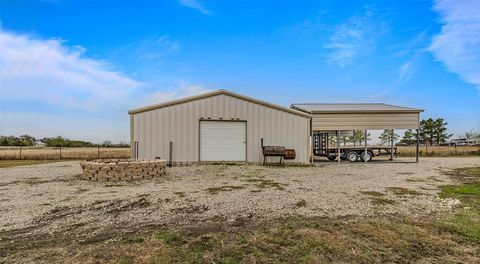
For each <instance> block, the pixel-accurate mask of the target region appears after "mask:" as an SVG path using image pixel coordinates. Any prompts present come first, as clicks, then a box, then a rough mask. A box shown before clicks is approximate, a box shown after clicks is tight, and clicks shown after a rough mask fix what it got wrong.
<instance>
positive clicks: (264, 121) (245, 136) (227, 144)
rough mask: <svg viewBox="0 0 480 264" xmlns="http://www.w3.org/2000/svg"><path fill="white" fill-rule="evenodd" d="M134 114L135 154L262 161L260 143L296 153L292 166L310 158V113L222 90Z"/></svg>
mask: <svg viewBox="0 0 480 264" xmlns="http://www.w3.org/2000/svg"><path fill="white" fill-rule="evenodd" d="M129 114H130V143H131V152H132V153H131V156H132V157H134V158H136V159H154V158H156V157H160V158H162V159H168V160H169V159H170V155H171V160H172V161H173V162H174V163H190V162H198V161H246V162H261V161H262V160H263V155H262V146H263V145H262V144H264V145H282V146H285V147H286V148H289V149H295V152H296V157H295V159H293V160H292V162H296V163H308V162H309V159H310V147H309V146H310V132H311V129H310V114H308V113H305V112H302V111H298V110H294V109H290V108H285V107H281V106H278V105H274V104H270V103H267V102H263V101H259V100H256V99H253V98H250V97H246V96H242V95H239V94H235V93H232V92H230V91H226V90H218V91H214V92H209V93H205V94H201V95H198V96H192V97H188V98H184V99H180V100H175V101H171V102H166V103H162V104H157V105H152V106H147V107H142V108H137V109H133V110H130V111H129Z"/></svg>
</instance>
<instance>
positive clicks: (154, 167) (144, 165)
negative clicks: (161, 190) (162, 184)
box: [80, 159, 167, 181]
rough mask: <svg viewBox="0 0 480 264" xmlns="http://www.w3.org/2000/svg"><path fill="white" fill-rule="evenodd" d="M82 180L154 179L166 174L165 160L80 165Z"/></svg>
mask: <svg viewBox="0 0 480 264" xmlns="http://www.w3.org/2000/svg"><path fill="white" fill-rule="evenodd" d="M80 166H81V167H82V169H83V174H82V179H85V180H90V181H128V180H142V179H153V178H157V177H161V176H164V175H165V174H166V167H167V162H166V161H165V160H160V159H159V160H148V161H138V160H137V161H135V160H126V159H124V160H122V159H96V160H87V161H84V162H81V163H80Z"/></svg>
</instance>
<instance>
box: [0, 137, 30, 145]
mask: <svg viewBox="0 0 480 264" xmlns="http://www.w3.org/2000/svg"><path fill="white" fill-rule="evenodd" d="M33 145H35V138H34V137H32V136H29V135H22V136H20V137H16V136H0V146H33Z"/></svg>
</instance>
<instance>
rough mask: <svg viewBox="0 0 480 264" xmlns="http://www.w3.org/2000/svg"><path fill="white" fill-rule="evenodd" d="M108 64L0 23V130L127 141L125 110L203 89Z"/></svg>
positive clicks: (168, 45) (161, 43)
mask: <svg viewBox="0 0 480 264" xmlns="http://www.w3.org/2000/svg"><path fill="white" fill-rule="evenodd" d="M155 46H156V47H161V48H159V49H157V52H158V53H159V54H160V53H161V52H163V51H162V49H165V50H166V51H165V52H167V53H168V52H171V51H176V50H178V49H179V46H178V44H176V43H175V42H174V41H172V40H170V39H169V38H168V37H161V38H158V39H157V41H156V42H155ZM139 54H140V53H139ZM161 56H163V55H161ZM146 59H149V58H146ZM133 61H135V60H133ZM112 68H113V65H111V64H109V63H108V62H106V61H101V60H97V59H92V58H89V57H87V56H86V52H85V49H84V48H82V47H79V46H76V47H70V46H67V45H66V42H65V41H62V40H60V39H40V38H34V37H31V36H29V35H26V34H17V33H14V32H7V31H3V30H2V29H1V27H0V134H6V135H10V134H12V135H19V134H25V133H28V134H32V135H33V136H36V137H47V136H57V135H62V136H65V137H69V138H75V139H83V140H93V141H95V142H101V141H103V140H106V139H109V140H113V141H115V142H118V141H128V133H129V129H128V122H129V118H128V114H127V110H128V109H130V108H132V106H133V105H137V104H141V105H139V106H142V105H146V104H151V103H158V102H160V101H165V100H170V99H175V98H178V97H182V96H188V95H192V94H194V93H200V92H203V91H206V90H207V89H206V88H204V87H203V86H199V85H191V84H189V83H186V82H184V81H180V82H178V81H176V82H175V81H174V80H172V78H168V77H165V76H162V75H161V74H158V72H157V73H156V74H157V75H155V76H151V78H150V79H152V80H153V81H152V82H148V83H146V82H141V81H138V80H135V79H133V78H131V77H128V76H126V75H124V74H122V73H121V72H119V71H117V70H113V69H112ZM172 82H173V84H172ZM158 87H162V88H161V89H162V90H161V91H158V89H159V88H158Z"/></svg>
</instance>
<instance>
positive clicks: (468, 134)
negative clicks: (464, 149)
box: [460, 129, 480, 145]
mask: <svg viewBox="0 0 480 264" xmlns="http://www.w3.org/2000/svg"><path fill="white" fill-rule="evenodd" d="M478 136H480V134H479V133H476V132H475V131H473V129H471V130H470V131H466V132H464V133H463V134H462V135H460V137H463V138H465V140H466V141H467V145H470V140H471V139H473V138H476V137H478Z"/></svg>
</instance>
